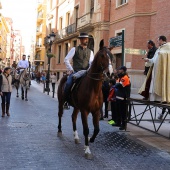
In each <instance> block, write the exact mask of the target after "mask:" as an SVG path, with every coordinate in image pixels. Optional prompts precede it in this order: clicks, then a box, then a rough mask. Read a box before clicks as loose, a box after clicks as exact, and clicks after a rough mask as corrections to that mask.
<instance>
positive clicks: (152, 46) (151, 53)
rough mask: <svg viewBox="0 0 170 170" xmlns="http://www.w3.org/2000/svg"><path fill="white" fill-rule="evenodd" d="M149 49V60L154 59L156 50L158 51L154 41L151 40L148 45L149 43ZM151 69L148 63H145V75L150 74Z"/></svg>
mask: <svg viewBox="0 0 170 170" xmlns="http://www.w3.org/2000/svg"><path fill="white" fill-rule="evenodd" d="M147 47H148V49H149V51H148V54H147V58H148V59H152V58H153V56H154V54H155V52H156V50H157V48H156V46H155V43H154V42H153V41H152V40H149V41H148V43H147ZM149 68H150V66H149V65H147V63H145V71H144V75H147V74H148V71H149Z"/></svg>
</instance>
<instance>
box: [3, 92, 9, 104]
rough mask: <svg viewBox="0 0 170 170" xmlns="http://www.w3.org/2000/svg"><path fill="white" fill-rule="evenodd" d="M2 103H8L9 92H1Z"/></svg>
mask: <svg viewBox="0 0 170 170" xmlns="http://www.w3.org/2000/svg"><path fill="white" fill-rule="evenodd" d="M1 99H2V104H5V103H7V104H10V99H11V92H3V95H2V96H1Z"/></svg>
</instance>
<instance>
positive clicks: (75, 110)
mask: <svg viewBox="0 0 170 170" xmlns="http://www.w3.org/2000/svg"><path fill="white" fill-rule="evenodd" d="M78 112H79V110H78V109H75V108H74V110H73V114H72V123H73V132H74V141H75V143H76V144H78V143H80V140H79V136H78V132H77V127H76V120H77V115H78Z"/></svg>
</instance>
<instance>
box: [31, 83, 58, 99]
mask: <svg viewBox="0 0 170 170" xmlns="http://www.w3.org/2000/svg"><path fill="white" fill-rule="evenodd" d="M31 83H32V84H33V85H34V87H36V88H37V89H38V90H39V91H40V92H42V93H44V94H45V95H48V94H47V91H45V92H43V90H44V84H43V83H37V82H36V81H35V80H32V81H31ZM45 86H46V84H45ZM49 87H50V92H49V96H51V97H53V92H52V85H51V83H50V84H49ZM57 89H58V84H57V83H56V86H55V93H54V98H55V99H56V100H57V101H58V98H57Z"/></svg>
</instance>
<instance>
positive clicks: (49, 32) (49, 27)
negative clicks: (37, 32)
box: [48, 23, 51, 34]
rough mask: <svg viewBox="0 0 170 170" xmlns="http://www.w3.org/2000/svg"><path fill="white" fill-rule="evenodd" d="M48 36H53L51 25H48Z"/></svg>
mask: <svg viewBox="0 0 170 170" xmlns="http://www.w3.org/2000/svg"><path fill="white" fill-rule="evenodd" d="M48 34H51V23H50V24H49V25H48Z"/></svg>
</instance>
